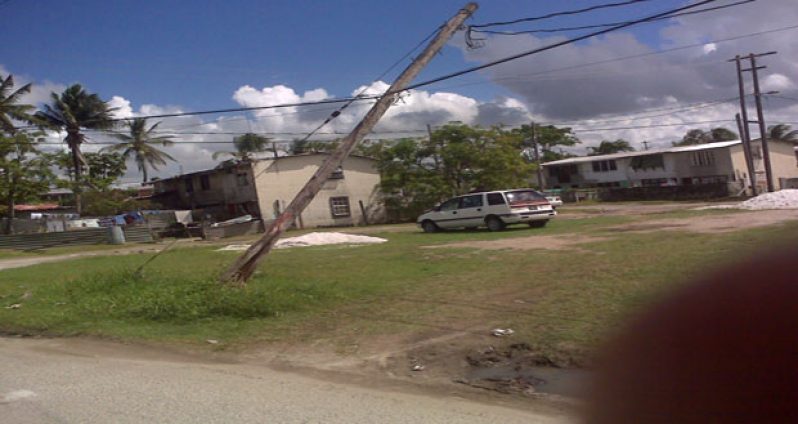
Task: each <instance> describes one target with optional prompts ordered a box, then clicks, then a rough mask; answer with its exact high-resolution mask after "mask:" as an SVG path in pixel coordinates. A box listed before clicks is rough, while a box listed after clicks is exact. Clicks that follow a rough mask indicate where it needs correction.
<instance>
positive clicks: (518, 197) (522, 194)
mask: <svg viewBox="0 0 798 424" xmlns="http://www.w3.org/2000/svg"><path fill="white" fill-rule="evenodd" d="M506 196H507V201H509V202H510V204H511V205H512V204H515V203H524V202H534V201H538V200H546V198H545V197H544V196H543V195H541V194H540V193H538V192H536V191H534V190H519V191H511V192H509V193H507V194H506Z"/></svg>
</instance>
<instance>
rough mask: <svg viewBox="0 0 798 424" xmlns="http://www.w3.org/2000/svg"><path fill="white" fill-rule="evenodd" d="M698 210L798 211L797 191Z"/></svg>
mask: <svg viewBox="0 0 798 424" xmlns="http://www.w3.org/2000/svg"><path fill="white" fill-rule="evenodd" d="M699 209H746V210H751V211H758V210H764V209H798V189H784V190H779V191H774V192H773V193H763V194H760V195H759V196H756V197H752V198H750V199H748V200H746V201H744V202H740V203H735V204H731V205H717V206H707V207H703V208H699Z"/></svg>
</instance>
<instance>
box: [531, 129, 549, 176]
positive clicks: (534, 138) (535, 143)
mask: <svg viewBox="0 0 798 424" xmlns="http://www.w3.org/2000/svg"><path fill="white" fill-rule="evenodd" d="M532 146H534V148H535V162H536V163H537V166H538V170H537V172H538V185H539V186H540V187H539V188H540V190H541V191H543V190H545V189H546V182H545V181H543V167H542V166H541V164H540V147H539V146H538V132H537V124H536V123H534V122H533V123H532Z"/></svg>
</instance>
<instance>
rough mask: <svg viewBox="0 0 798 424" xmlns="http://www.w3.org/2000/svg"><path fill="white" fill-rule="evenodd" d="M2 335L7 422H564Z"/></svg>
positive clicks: (0, 410)
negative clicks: (3, 336)
mask: <svg viewBox="0 0 798 424" xmlns="http://www.w3.org/2000/svg"><path fill="white" fill-rule="evenodd" d="M76 343H80V341H74V340H72V341H70V340H40V339H18V338H0V422H3V423H155V422H157V423H183V422H186V423H217V422H218V423H231V422H234V423H249V422H252V423H422V422H423V423H496V422H501V423H516V422H517V423H522V422H523V423H562V422H568V421H567V420H566V419H565V418H564V417H554V416H550V415H536V414H533V413H530V412H525V411H520V410H515V409H509V408H504V407H500V406H493V405H487V404H482V403H476V402H470V401H467V400H464V399H461V398H455V397H430V396H423V395H417V394H408V393H403V392H392V391H383V390H373V389H367V388H363V387H357V386H350V385H346V384H341V383H334V382H328V381H323V380H317V379H314V378H310V377H306V376H301V375H297V374H294V373H286V372H279V371H274V370H272V369H269V368H266V367H260V366H255V365H246V364H225V363H218V362H210V361H204V360H178V359H176V358H174V357H169V356H168V355H166V356H163V357H159V356H161V355H153V354H138V353H136V352H135V348H134V347H127V346H122V345H119V346H118V347H115V348H114V347H111V348H108V347H107V346H105V347H103V348H101V349H95V348H90V347H89V348H87V347H85V346H84V347H82V348H81V347H77V348H76V347H75V346H76Z"/></svg>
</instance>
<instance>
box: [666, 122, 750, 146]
mask: <svg viewBox="0 0 798 424" xmlns="http://www.w3.org/2000/svg"><path fill="white" fill-rule="evenodd" d="M737 139H739V136H738V135H737V133H736V132H734V131H732V130H729V129H726V128H723V127H718V128H713V129H711V130H709V131H704V130H700V129H693V130H690V131H687V134H685V135H684V137H682V139H681V140H680V141H674V142H673V143H672V144H673V145H674V146H694V145H696V144H706V143H715V142H718V141H731V140H737Z"/></svg>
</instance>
